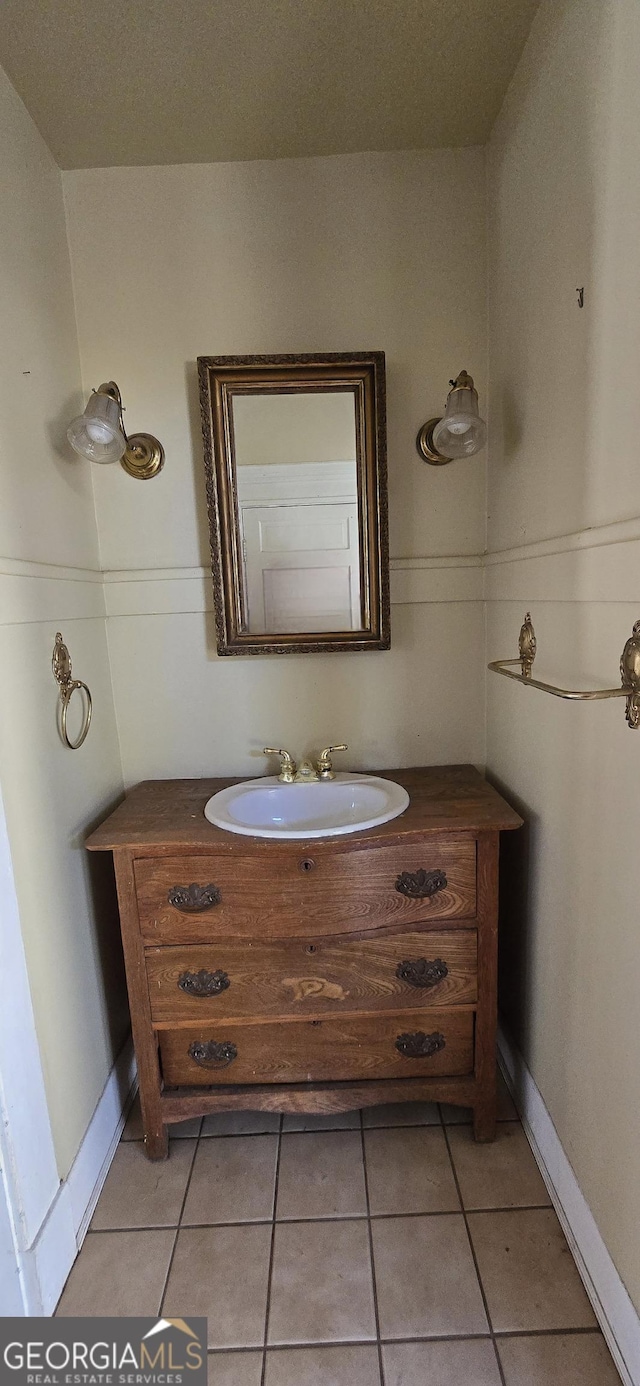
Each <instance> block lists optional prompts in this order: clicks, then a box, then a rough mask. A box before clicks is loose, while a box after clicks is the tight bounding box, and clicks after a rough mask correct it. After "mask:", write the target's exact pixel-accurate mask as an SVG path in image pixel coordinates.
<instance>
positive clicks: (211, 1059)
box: [189, 1040, 238, 1068]
mask: <svg viewBox="0 0 640 1386" xmlns="http://www.w3.org/2000/svg"><path fill="white" fill-rule="evenodd" d="M189 1057H190V1058H191V1059H193V1062H194V1063H195V1064H199V1065H200V1068H226V1067H227V1065H228V1064H232V1063H233V1061H234V1059H237V1057H238V1050H237V1048H236V1046H235V1044H233V1043H232V1042H231V1040H223V1041H222V1043H221V1044H219V1043H218V1041H217V1040H202V1041H201V1040H194V1041H193V1044H190V1045H189Z"/></svg>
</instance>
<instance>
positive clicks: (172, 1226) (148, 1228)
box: [88, 1132, 552, 1237]
mask: <svg viewBox="0 0 640 1386" xmlns="http://www.w3.org/2000/svg"><path fill="white" fill-rule="evenodd" d="M270 1134H271V1135H274V1134H275V1132H270ZM284 1134H285V1135H286V1132H285V1133H284ZM551 1207H552V1204H551V1203H514V1204H510V1205H509V1206H508V1207H506V1208H467V1209H466V1210H464V1209H462V1208H435V1209H434V1208H427V1209H423V1210H422V1211H420V1210H419V1211H418V1212H411V1213H371V1215H370V1217H371V1221H372V1222H388V1221H390V1220H391V1219H393V1218H404V1219H409V1218H453V1217H460V1216H461V1214H462V1213H463V1211H466V1212H467V1213H468V1214H471V1213H473V1214H474V1216H476V1215H478V1214H489V1213H541V1212H548V1211H549V1209H550V1208H551ZM366 1217H367V1214H366V1213H339V1214H336V1215H334V1216H330V1215H324V1216H318V1217H311V1218H276V1219H275V1221H276V1222H277V1223H278V1225H279V1226H283V1227H290V1226H292V1225H293V1224H295V1223H300V1222H313V1223H316V1222H364V1221H365V1220H366ZM272 1221H273V1218H272V1217H265V1218H242V1219H239V1220H237V1221H233V1220H232V1221H230V1222H185V1221H184V1217H183V1218H182V1219H181V1221H180V1222H179V1223H175V1222H146V1223H135V1224H133V1225H129V1226H126V1227H93V1228H91V1229H90V1231H89V1233H88V1235H90V1236H92V1237H100V1236H103V1235H104V1233H105V1232H171V1231H173V1230H177V1231H181V1230H182V1231H187V1230H190V1231H202V1230H204V1228H207V1227H264V1226H265V1225H269V1224H270V1223H271V1222H272Z"/></svg>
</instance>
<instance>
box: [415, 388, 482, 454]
mask: <svg viewBox="0 0 640 1386" xmlns="http://www.w3.org/2000/svg"><path fill="white" fill-rule="evenodd" d="M449 384H450V385H451V389H450V391H449V394H448V395H447V405H446V409H445V411H444V415H443V417H442V418H441V419H428V420H427V422H426V424H423V425H422V428H421V429H420V432H419V434H418V436H417V438H416V447H417V449H418V452H419V453H420V456H421V458H422V459H423V461H424V462H430V463H431V466H432V467H443V466H444V464H445V462H452V461H453V459H454V457H473V456H474V454H475V453H476V452H480V449H481V448H483V447H484V445H485V443H486V441H487V425H486V423H485V422H484V419H481V418H480V415H479V413H478V391H477V390H476V389H475V386H474V384H473V380H472V378H471V376H470V375H467V372H466V371H460V374H459V376H458V378H457V380H450V381H449Z"/></svg>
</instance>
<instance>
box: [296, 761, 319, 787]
mask: <svg viewBox="0 0 640 1386" xmlns="http://www.w3.org/2000/svg"><path fill="white" fill-rule="evenodd" d="M319 779H320V776H319V774H318V771H317V770H316V767H315V765H313V764H312V763H311V761H310V760H301V761H300V764H299V766H298V770H297V773H296V778H295V783H296V784H313V783H314V781H315V780H319Z"/></svg>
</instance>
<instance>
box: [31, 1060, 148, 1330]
mask: <svg viewBox="0 0 640 1386" xmlns="http://www.w3.org/2000/svg"><path fill="white" fill-rule="evenodd" d="M136 1088H137V1075H136V1066H135V1058H134V1053H133V1044H132V1042H131V1038H129V1039H128V1040H127V1043H126V1044H125V1045H124V1046H123V1048H122V1049H121V1051H120V1054H119V1055H118V1058H117V1059H116V1062H115V1064H114V1066H113V1068H112V1070H111V1073H110V1074H109V1077H108V1079H107V1082H106V1084H105V1087H104V1091H103V1093H102V1096H101V1098H100V1101H99V1102H98V1105H97V1107H96V1110H95V1112H94V1114H93V1117H92V1118H91V1121H90V1123H89V1126H88V1128H87V1131H86V1134H85V1136H84V1139H83V1141H82V1145H81V1146H80V1149H79V1151H78V1154H77V1155H76V1158H75V1160H74V1162H73V1165H72V1166H71V1169H70V1170H69V1173H68V1175H67V1178H66V1179H65V1180H64V1181H63V1183H62V1184H61V1185H60V1187H59V1189H58V1191H57V1193H56V1196H55V1198H54V1200H53V1203H52V1204H51V1207H50V1209H49V1212H48V1213H47V1217H46V1219H45V1221H44V1223H43V1226H42V1227H41V1229H40V1232H39V1233H38V1236H37V1238H36V1241H35V1243H34V1245H33V1246H32V1247H31V1248H30V1249H29V1251H28V1252H26V1253H24V1256H23V1261H24V1265H23V1284H24V1286H25V1298H26V1300H27V1303H26V1305H25V1313H26V1314H27V1315H35V1316H44V1317H46V1318H48V1317H50V1316H51V1315H52V1314H53V1312H54V1310H55V1307H56V1304H57V1303H58V1300H59V1298H60V1295H61V1294H62V1291H63V1289H64V1285H65V1281H66V1279H67V1276H68V1274H69V1271H70V1270H71V1267H72V1265H73V1263H74V1261H75V1258H76V1256H77V1254H78V1252H79V1250H80V1247H81V1246H82V1243H83V1241H84V1238H85V1235H86V1232H87V1228H88V1226H89V1223H90V1221H91V1218H92V1216H93V1210H94V1208H95V1206H96V1203H97V1201H98V1198H99V1197H100V1192H101V1190H102V1186H103V1184H104V1181H105V1179H106V1177H107V1174H108V1173H109V1166H110V1165H111V1161H112V1159H113V1156H114V1154H115V1151H116V1147H117V1144H118V1141H119V1140H120V1136H121V1135H122V1128H123V1126H124V1123H125V1121H126V1117H127V1112H128V1110H129V1107H130V1105H131V1102H132V1100H133V1097H134V1095H135V1092H136Z"/></svg>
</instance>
